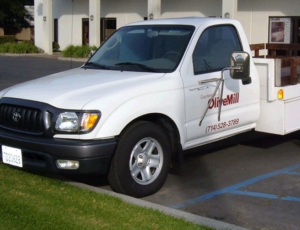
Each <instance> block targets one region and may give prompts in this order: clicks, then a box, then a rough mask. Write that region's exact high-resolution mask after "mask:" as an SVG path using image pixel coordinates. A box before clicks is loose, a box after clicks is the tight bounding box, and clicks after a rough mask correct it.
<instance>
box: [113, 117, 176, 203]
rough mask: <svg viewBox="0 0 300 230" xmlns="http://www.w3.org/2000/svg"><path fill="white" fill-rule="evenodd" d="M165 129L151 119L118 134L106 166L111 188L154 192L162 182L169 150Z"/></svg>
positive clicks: (141, 193) (130, 192)
mask: <svg viewBox="0 0 300 230" xmlns="http://www.w3.org/2000/svg"><path fill="white" fill-rule="evenodd" d="M169 146H170V145H169V140H168V137H167V136H166V134H165V133H164V131H163V130H162V129H161V128H160V127H159V126H158V125H156V124H154V123H151V122H144V121H141V122H137V123H134V124H133V125H131V126H129V127H128V128H127V129H126V130H125V131H124V133H123V134H122V135H121V137H120V140H119V142H118V146H117V149H116V152H115V155H114V157H113V159H112V163H111V166H110V170H109V175H108V180H109V183H110V186H111V187H112V189H113V190H114V191H116V192H120V193H124V194H127V195H130V196H134V197H144V196H148V195H151V194H153V193H155V192H157V191H158V190H159V189H160V188H161V187H162V186H163V184H164V182H165V180H166V178H167V175H168V171H169V166H170V159H171V151H170V147H169Z"/></svg>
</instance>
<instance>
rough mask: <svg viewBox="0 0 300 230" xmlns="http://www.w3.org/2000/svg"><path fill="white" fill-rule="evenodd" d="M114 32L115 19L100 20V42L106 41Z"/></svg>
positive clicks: (115, 28)
mask: <svg viewBox="0 0 300 230" xmlns="http://www.w3.org/2000/svg"><path fill="white" fill-rule="evenodd" d="M116 30H117V19H116V18H101V34H100V36H101V42H103V41H106V40H107V38H109V37H110V36H111V35H112V34H113V33H114V32H115V31H116Z"/></svg>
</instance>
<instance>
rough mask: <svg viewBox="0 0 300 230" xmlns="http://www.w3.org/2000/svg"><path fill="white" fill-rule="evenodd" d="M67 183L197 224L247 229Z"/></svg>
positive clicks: (95, 188) (101, 190)
mask: <svg viewBox="0 0 300 230" xmlns="http://www.w3.org/2000/svg"><path fill="white" fill-rule="evenodd" d="M66 183H67V184H70V185H73V186H77V187H79V188H83V189H88V190H90V191H94V192H97V193H101V194H107V195H110V196H113V197H117V198H120V199H122V200H123V201H125V202H127V203H130V204H134V205H137V206H140V207H144V208H149V209H153V210H158V211H160V212H162V213H164V214H166V215H170V216H174V217H176V218H183V219H184V220H186V221H189V222H192V223H195V224H201V225H205V226H207V227H212V228H216V229H220V230H221V229H223V230H224V229H231V230H247V229H246V228H242V227H239V226H236V225H233V224H228V223H225V222H222V221H218V220H213V219H209V218H206V217H202V216H197V215H194V214H190V213H187V212H183V211H180V210H176V209H172V208H168V207H165V206H162V205H159V204H154V203H151V202H148V201H145V200H141V199H136V198H133V197H129V196H126V195H123V194H119V193H115V192H112V191H108V190H104V189H101V188H97V187H93V186H90V185H86V184H82V183H79V182H66Z"/></svg>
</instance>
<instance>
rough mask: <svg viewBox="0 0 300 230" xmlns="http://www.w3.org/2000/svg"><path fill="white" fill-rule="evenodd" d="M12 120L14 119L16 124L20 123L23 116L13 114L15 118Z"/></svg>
mask: <svg viewBox="0 0 300 230" xmlns="http://www.w3.org/2000/svg"><path fill="white" fill-rule="evenodd" d="M12 118H13V120H14V122H19V121H20V120H21V114H19V113H17V112H15V113H14V114H13V117H12Z"/></svg>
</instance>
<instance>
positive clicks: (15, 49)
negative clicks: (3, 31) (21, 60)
mask: <svg viewBox="0 0 300 230" xmlns="http://www.w3.org/2000/svg"><path fill="white" fill-rule="evenodd" d="M38 52H39V50H38V48H37V47H36V46H35V45H32V44H29V43H25V42H23V43H18V44H17V43H5V44H2V45H0V53H16V54H26V53H38Z"/></svg>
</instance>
